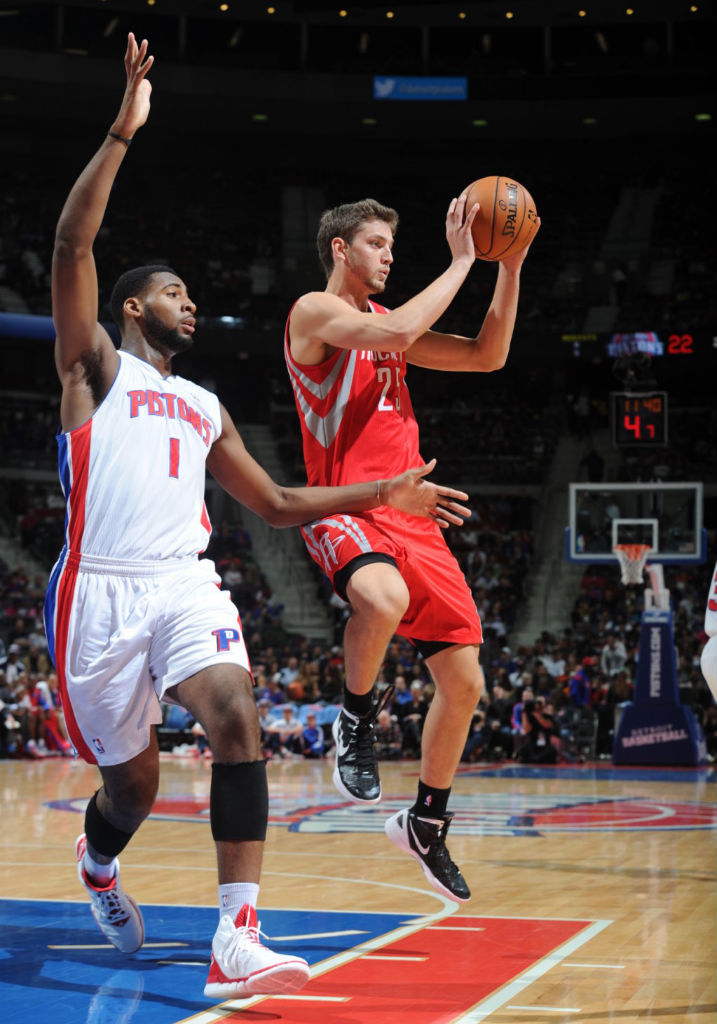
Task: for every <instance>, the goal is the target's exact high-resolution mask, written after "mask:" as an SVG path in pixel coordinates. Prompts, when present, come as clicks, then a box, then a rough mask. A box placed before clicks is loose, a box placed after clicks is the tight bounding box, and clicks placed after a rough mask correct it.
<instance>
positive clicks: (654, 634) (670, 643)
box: [612, 609, 707, 765]
mask: <svg viewBox="0 0 717 1024" xmlns="http://www.w3.org/2000/svg"><path fill="white" fill-rule="evenodd" d="M706 754H707V748H706V744H705V739H704V734H703V732H702V728H701V727H700V725H699V723H698V722H697V721H696V720H695V717H694V715H693V714H692V710H691V709H690V708H688V707H685V706H684V705H682V704H680V698H679V687H678V683H677V659H676V656H675V640H674V631H673V626H672V613H671V612H669V611H667V610H662V609H649V610H647V611H645V612H643V614H642V622H641V625H640V641H639V647H638V660H637V678H636V679H635V694H634V700H633V701H632V702H631V703H628V704H626V705H625V708H624V711H623V714H622V718H621V719H620V724H619V726H618V728H617V729H616V731H615V739H614V743H613V752H612V759H613V762H614V763H615V764H644V765H647V764H674V765H696V764H702V763H704V761H705V760H706Z"/></svg>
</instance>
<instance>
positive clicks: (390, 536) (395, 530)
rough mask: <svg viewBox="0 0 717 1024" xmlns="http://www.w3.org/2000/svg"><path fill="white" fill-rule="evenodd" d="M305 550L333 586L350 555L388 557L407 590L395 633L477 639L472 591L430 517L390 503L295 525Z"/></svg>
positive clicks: (479, 635)
mask: <svg viewBox="0 0 717 1024" xmlns="http://www.w3.org/2000/svg"><path fill="white" fill-rule="evenodd" d="M301 533H302V535H303V537H304V541H305V542H306V546H307V548H308V550H309V554H310V555H311V557H312V558H313V559H314V561H315V562H316V564H317V565H318V566H320V568H321V569H323V571H324V572H325V573H326V575H327V576H328V577H329V579H330V580H331V583H332V586H333V587H334V589H335V590H336V592H337V593H338V594H340V596H342V597H344V596H345V595H344V594H341V590H340V589H337V581H336V577H337V576H339V577H340V578H341V576H342V575H345V574H342V570H344V569H345V568H346V566H348V564H349V562H351V561H352V560H353V559H354V558H359V557H360V556H362V555H363V556H369V558H368V559H367V560H370V556H371V555H372V554H376V555H383V556H388V557H389V558H392V559H393V560H394V561H395V563H396V565H397V567H398V571H399V572H400V573H401V576H402V577H403V579H404V581H405V583H406V586H407V587H408V591H409V594H410V604H409V606H408V609H407V610H406V614H405V615H404V617H403V619H402V620H401V622H400V624H399V626H398V628H397V629H396V632H397V633H399V634H400V635H401V636H406V637H409V638H410V639H412V640H431V641H436V642H442V643H454V644H479V643H481V642H482V640H483V634H482V631H481V624H480V618H479V616H478V611H477V609H476V606H475V601H474V600H473V595H472V594H471V592H470V588H469V587H468V584H467V583H466V581H465V578H464V576H463V573H462V572H461V568H460V566H459V565H458V562H457V561H456V559H455V557H454V556H453V555H452V554H451V552H450V551H449V549H448V546H447V544H446V542H445V540H444V538H443V535H442V533H441V529H440V527H439V526H437V525H436V523H434V522H433V520H431V519H419V518H417V517H415V516H407V515H404V514H403V513H402V512H398V511H396V510H395V509H392V508H381V509H378V510H376V511H373V512H363V513H361V514H360V515H343V514H341V515H332V516H326V517H325V518H324V519H317V520H315V521H314V522H313V523H308V524H307V525H306V526H302V527H301Z"/></svg>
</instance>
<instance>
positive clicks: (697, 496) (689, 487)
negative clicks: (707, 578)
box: [565, 481, 706, 565]
mask: <svg viewBox="0 0 717 1024" xmlns="http://www.w3.org/2000/svg"><path fill="white" fill-rule="evenodd" d="M702 508H703V486H702V484H701V483H661V482H652V481H651V482H650V483H631V484H618V483H585V484H582V483H580V484H577V483H573V484H569V495H568V527H567V529H566V531H565V554H566V557H567V558H568V560H569V561H571V562H585V563H591V562H592V563H597V564H599V563H607V562H610V563H614V561H615V555H614V554H613V548H614V547H615V545H616V544H649V545H650V553H649V555H648V561H650V562H657V563H659V564H662V565H670V564H674V565H680V564H683V563H687V564H695V563H699V562H703V561H704V560H705V557H706V531H705V530H704V527H703V523H702Z"/></svg>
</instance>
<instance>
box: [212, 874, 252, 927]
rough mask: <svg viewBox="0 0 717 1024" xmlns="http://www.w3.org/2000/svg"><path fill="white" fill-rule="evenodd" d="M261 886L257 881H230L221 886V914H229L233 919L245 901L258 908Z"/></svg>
mask: <svg viewBox="0 0 717 1024" xmlns="http://www.w3.org/2000/svg"><path fill="white" fill-rule="evenodd" d="M258 898H259V886H258V885H257V884H256V883H255V882H228V883H227V884H226V885H220V886H219V915H220V916H222V915H223V914H229V915H230V917H231V918H232V920H234V918H235V917H236V916H237V914H238V913H239V911H240V910H241V908H242V907H243V906H244V904H245V903H248V904H249V905H250V906H252V907H254V908H256V901H257V899H258Z"/></svg>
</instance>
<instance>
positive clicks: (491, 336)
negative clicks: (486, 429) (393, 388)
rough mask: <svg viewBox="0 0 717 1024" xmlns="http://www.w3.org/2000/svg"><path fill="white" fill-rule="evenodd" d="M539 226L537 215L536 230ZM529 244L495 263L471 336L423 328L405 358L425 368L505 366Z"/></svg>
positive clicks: (489, 368)
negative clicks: (475, 331) (492, 284)
mask: <svg viewBox="0 0 717 1024" xmlns="http://www.w3.org/2000/svg"><path fill="white" fill-rule="evenodd" d="M539 227H540V218H538V221H537V228H536V234H537V229H538V228H539ZM534 237H535V235H534V236H533V238H534ZM531 244H532V243H531ZM529 248H530V245H528V246H526V248H524V249H522V250H521V251H520V252H517V253H515V255H513V256H508V257H506V258H505V259H504V260H501V261H500V262H499V263H498V276H497V278H496V283H495V288H494V290H493V297H492V299H491V302H490V306H489V307H488V311H487V313H486V315H485V317H484V319H483V324H482V326H481V329H480V331H479V332H478V334H477V335H476V336H475V337H463V336H461V335H457V334H442V333H440V332H438V331H426V333H425V334H424V335H422V337H420V338H418V340H417V341H416V342H415V344H414V345H412V346H411V348H410V349H409V350H408V351H407V353H406V361H407V362H409V363H411V364H412V365H414V366H422V367H424V368H425V369H430V370H453V371H458V372H490V371H492V370H500V369H501V367H503V366H505V362H506V359H507V358H508V352H509V351H510V343H511V341H512V338H513V330H514V328H515V319H516V315H517V312H518V295H519V292H520V268H521V266H522V265H523V260H524V259H525V257H526V256H527V255H528V249H529Z"/></svg>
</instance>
